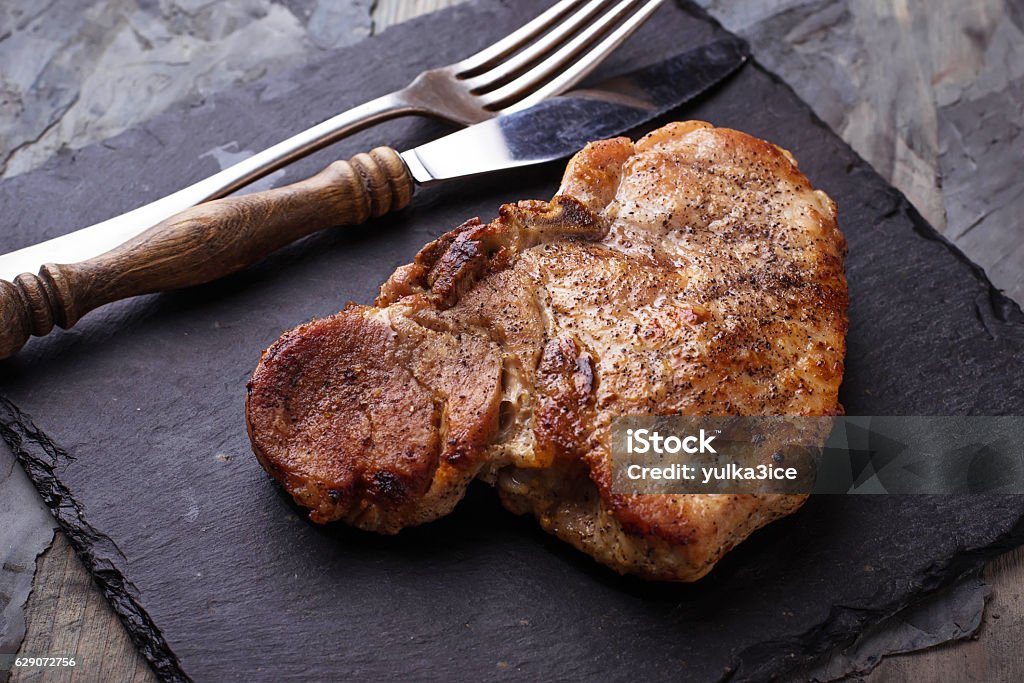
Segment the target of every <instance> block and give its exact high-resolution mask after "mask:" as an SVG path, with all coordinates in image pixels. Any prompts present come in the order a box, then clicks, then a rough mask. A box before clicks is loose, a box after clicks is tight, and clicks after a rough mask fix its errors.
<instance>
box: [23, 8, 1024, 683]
mask: <svg viewBox="0 0 1024 683" xmlns="http://www.w3.org/2000/svg"><path fill="white" fill-rule="evenodd" d="M459 1H460V0H415V1H409V0H378V2H377V3H376V5H375V6H374V7H373V10H372V12H373V24H372V27H371V28H372V30H374V31H380V30H382V29H383V28H385V27H386V26H388V25H390V24H393V23H397V22H399V21H403V20H405V19H408V18H410V17H412V16H415V15H418V14H422V13H425V12H429V11H433V10H434V9H437V8H440V7H444V6H447V5H452V4H456V3H457V2H459ZM288 4H293V5H303V3H298V2H293V3H288ZM305 4H309V3H305ZM356 4H359V3H356ZM363 4H366V3H363ZM702 4H703V5H705V6H707V7H708V8H709V10H710V11H712V13H714V14H715V15H716V16H718V17H720V18H721V19H722V20H723V23H725V24H726V26H727V27H729V28H732V29H734V30H739V31H741V32H743V33H744V34H745V35H748V37H750V38H751V40H752V42H753V44H754V51H755V54H757V55H758V56H759V58H761V59H762V61H764V62H765V63H766V64H767V65H768V66H769V67H770V68H773V69H775V70H776V71H778V72H779V73H781V74H782V75H783V76H784V77H787V78H788V80H789V82H790V83H793V84H794V86H795V87H796V89H797V91H798V93H800V94H801V95H802V96H803V97H804V98H805V99H806V100H807V101H808V102H810V103H811V104H812V106H814V107H815V109H816V110H817V111H818V112H819V114H820V115H821V116H822V117H823V118H825V119H826V120H827V121H828V122H829V123H830V124H831V125H833V127H834V128H835V129H836V130H837V131H838V132H839V133H840V134H841V135H842V136H843V137H844V138H845V139H846V140H847V142H849V143H850V144H851V145H852V146H853V147H854V148H855V149H857V150H858V151H859V152H860V153H861V154H862V155H864V156H865V157H866V158H867V159H868V160H869V161H871V162H872V163H873V164H874V165H875V167H876V168H877V169H878V170H879V171H880V172H882V173H883V175H885V176H886V177H887V178H888V179H889V180H890V181H891V182H893V183H894V184H895V185H896V186H897V187H899V188H900V189H902V190H903V191H904V192H905V193H906V194H907V195H908V197H910V199H911V200H912V201H913V202H914V203H915V205H916V206H917V207H918V208H919V210H921V212H922V213H923V214H924V215H925V216H926V217H927V218H929V220H931V221H932V223H933V224H934V225H935V226H936V227H937V228H938V229H939V230H940V231H942V232H944V233H945V234H946V235H947V236H948V237H950V239H953V240H954V241H957V242H958V243H960V244H961V246H962V248H964V249H965V251H967V253H968V255H969V256H971V257H972V258H973V259H974V260H976V261H978V262H980V263H981V264H982V265H984V266H986V268H987V269H990V271H992V272H994V273H995V274H996V275H998V277H997V278H995V279H996V282H997V284H999V285H1001V286H1003V287H1004V288H1006V290H1007V291H1008V292H1009V293H1010V294H1011V295H1013V296H1015V297H1016V298H1017V299H1018V301H1019V300H1020V299H1021V298H1022V295H1024V283H1022V280H1021V279H1020V276H1019V274H1020V273H1021V272H1022V271H1024V251H1021V250H1020V249H1017V250H1014V248H1012V246H1011V247H1008V246H1007V245H1008V244H1010V245H1012V244H1013V243H1015V242H1020V243H1024V235H1021V234H1020V233H1019V225H1018V226H1013V227H1014V228H1016V229H1018V232H1017V234H1013V232H1012V230H1011V229H1010V228H1011V226H1009V225H1005V224H1004V225H1000V224H999V222H998V221H997V220H991V214H994V213H996V212H997V211H1002V210H1006V206H1009V205H1010V204H1012V200H1007V199H1005V197H1004V198H1003V199H1002V200H1000V201H1003V204H1000V205H999V206H994V207H993V206H990V205H985V208H984V210H983V211H981V215H980V217H974V216H972V215H971V214H970V211H969V210H967V209H965V208H964V206H965V205H967V206H968V207H969V205H970V202H967V201H965V200H964V198H963V197H962V196H961V194H962V193H963V192H964V186H965V181H964V180H963V179H962V178H959V177H957V173H956V169H955V168H954V169H952V171H953V172H952V173H950V169H949V168H948V164H949V163H952V161H951V160H950V158H949V154H950V150H949V149H948V147H946V146H945V144H946V141H945V140H944V139H943V135H949V134H950V131H949V130H948V129H944V128H943V125H942V121H941V118H942V117H941V114H942V112H943V111H949V110H948V109H943V107H952V106H955V105H956V104H957V103H956V102H955V101H954V102H950V99H951V97H952V96H951V95H950V93H951V92H953V91H954V90H955V87H954V86H955V85H956V83H953V84H951V81H956V80H957V79H960V81H961V86H963V81H964V80H965V79H971V78H978V77H979V76H981V77H987V78H991V77H992V73H991V72H990V70H989V69H988V66H989V63H988V61H987V60H989V61H990V60H996V59H1004V60H1010V61H1009V62H1008V65H1005V66H1006V69H1005V71H1007V73H1004V74H1003V76H1004V77H1005V78H1007V79H1010V80H1012V79H1014V78H1015V79H1017V80H1016V81H1014V83H1015V84H1016V85H1015V87H1017V90H1015V91H1014V92H1012V93H1011V92H1008V93H1007V95H1006V97H1007V98H1009V100H1010V101H1009V102H1004V103H1003V105H1001V106H1004V107H1007V111H1012V110H1013V108H1014V107H1017V110H1018V111H1019V110H1020V104H1021V102H1020V99H1021V93H1022V92H1024V79H1022V78H1021V76H1022V75H1024V49H1021V48H1013V47H1012V45H1011V46H1010V47H1006V46H1005V45H1002V44H1001V43H1000V41H1005V40H1011V39H1013V38H1015V37H1019V36H1020V35H1021V34H1020V26H1019V24H1020V19H1021V17H1022V16H1024V9H1021V7H1020V4H1019V3H1017V4H1015V5H1014V4H1012V3H1011V2H1005V1H1004V0H982V1H979V2H970V3H965V2H960V1H959V0H942V1H936V2H930V3H927V4H925V3H921V4H919V5H918V4H914V3H908V2H906V0H874V1H873V2H870V1H868V0H864V1H862V2H853V1H851V2H839V3H834V9H828V10H826V11H817V12H816V13H814V14H813V15H810V13H809V17H808V18H807V19H802V20H797V19H794V18H793V17H790V16H788V15H787V14H786V13H785V12H781V11H780V12H779V13H778V14H776V15H772V13H771V12H770V11H769V10H768V9H765V7H767V6H770V5H773V4H774V5H776V6H782V5H786V4H787V3H782V2H775V3H771V2H769V3H764V6H765V7H761V8H754V6H752V5H750V4H749V3H734V2H727V0H721V2H719V1H717V0H703V2H702ZM788 4H790V5H792V3H788ZM807 4H812V3H807ZM798 11H799V8H796V9H793V10H792V12H798ZM1014 18H1015V19H1016V23H1013V22H1012V21H1011V20H1012V19H1014ZM871 19H874V21H875V22H876V25H872V24H871V23H870V20H871ZM815 21H816V22H817V23H814V22H815ZM786 22H789V23H788V24H787V23H786ZM830 22H831V23H830ZM1008 23H1009V25H1011V26H1013V27H1016V32H1014V31H1013V30H1010V29H1007V28H1006V26H1007V25H1008ZM780 27H783V28H787V29H788V32H786V33H780ZM823 32H824V33H823ZM829 32H833V33H829ZM835 32H842V36H840V37H834V36H837V35H838V34H837V33H835ZM823 36H824V37H823ZM840 38H841V39H842V40H840ZM830 40H831V41H833V42H834V43H836V44H839V43H840V42H841V43H842V44H841V45H839V47H838V48H837V49H836V50H834V51H831V52H834V54H832V58H833V59H834V60H835V61H836V67H835V68H836V70H837V71H843V69H845V70H846V71H845V73H847V74H848V75H850V74H852V75H853V78H852V80H851V82H856V83H857V84H858V87H859V89H860V92H859V96H858V97H857V98H856V107H854V108H853V109H846V110H841V109H837V108H836V107H837V103H836V101H835V99H836V98H835V93H830V92H829V91H828V89H827V88H823V87H822V82H827V79H825V81H822V77H821V74H820V73H819V74H818V80H817V81H816V80H815V78H814V77H811V78H809V79H803V78H794V77H793V76H792V75H791V74H792V73H800V69H801V68H802V67H801V66H800V64H799V63H798V62H799V60H804V61H806V60H808V59H811V57H809V56H808V55H809V54H810V55H812V56H813V54H816V53H815V52H814V51H815V50H817V51H819V52H820V51H821V50H822V49H823V46H825V47H826V48H827V46H828V45H829V41H830ZM858 40H860V46H859V48H860V49H862V50H868V52H866V53H865V54H868V55H870V54H871V53H870V50H871V49H883V46H884V45H885V44H886V42H887V41H889V42H891V43H892V45H890V46H889V48H891V50H892V54H891V55H883V57H884V58H878V56H877V55H876V58H875V59H873V60H871V59H869V60H868V62H869V63H868V64H866V65H860V66H857V65H853V64H852V63H850V62H849V61H847V63H845V64H844V63H843V60H844V59H846V55H849V54H854V55H856V54H857V47H856V44H857V41H858ZM787 41H788V42H787ZM843 41H845V42H843ZM844 46H845V47H844ZM851 46H853V47H851ZM890 57H891V59H890ZM787 60H788V61H787ZM794 65H796V66H794ZM957 69H960V71H957ZM963 69H968V71H969V72H962V71H963ZM971 70H973V71H971ZM812 71H813V69H812ZM812 76H813V74H812ZM1015 98H1016V99H1015ZM1018 133H1019V129H1018ZM1009 143H1016V144H1017V145H1018V147H1017V150H1018V154H1017V156H1018V157H1019V156H1020V154H1019V151H1020V149H1021V146H1020V145H1021V144H1024V142H1022V141H1020V140H1017V139H1015V138H1014V139H1012V140H1010V141H1008V144H1009ZM954 161H955V160H954ZM943 164H947V167H944V166H943ZM1004 171H1005V169H1004ZM950 175H951V176H952V179H953V181H955V183H957V184H956V185H955V186H954V187H953V188H951V187H950V184H949V182H948V178H946V180H947V183H946V184H945V185H943V180H944V177H943V176H950ZM1010 182H1011V184H1010V189H1011V190H1013V191H1015V192H1016V194H1017V195H1022V196H1024V192H1021V190H1022V189H1024V179H1019V180H1016V181H1013V180H1011V181H1010ZM1013 182H1016V184H1015V185H1014V184H1013ZM944 193H945V194H944ZM1011 195H1012V192H1011ZM968 199H970V198H969V197H968ZM1005 212H1006V215H1013V214H1012V212H1011V211H1009V210H1006V211H1005ZM996 218H998V216H996ZM1015 274H1016V275H1015ZM1015 278H1016V279H1015ZM985 576H986V578H987V579H988V580H989V581H990V582H991V583H992V585H993V596H992V600H991V602H990V604H989V606H988V609H987V613H986V617H985V620H984V623H983V625H982V627H981V629H980V632H979V634H978V638H977V639H975V640H972V641H967V642H959V643H949V644H946V645H942V646H939V647H936V648H933V649H931V650H927V651H924V652H919V653H913V654H907V655H900V656H895V657H890V658H887V659H885V660H884V661H883V663H882V664H881V665H880V666H879V667H878V668H877V669H876V670H875V671H874V672H873V673H872V674H871V675H870V676H869V677H868V680H869V681H872V682H873V683H881V682H883V681H902V680H908V679H910V678H915V679H919V680H924V681H932V680H957V681H961V680H963V681H975V680H976V681H990V680H1013V679H1019V678H1021V677H1024V652H1022V651H1021V649H1020V648H1019V647H1018V644H1019V643H1018V639H1017V634H1018V633H1019V632H1020V631H1021V629H1022V628H1024V550H1022V549H1017V550H1014V551H1012V552H1010V553H1007V554H1006V555H1004V556H1003V557H1001V558H999V559H997V560H996V561H994V562H992V563H991V564H990V565H989V566H988V567H987V569H986V572H985ZM26 620H27V635H26V638H25V641H24V644H23V646H22V648H21V652H20V653H19V654H21V655H25V656H28V655H43V654H54V655H56V654H60V655H62V656H74V657H75V658H76V660H77V662H78V666H77V667H75V668H74V669H59V670H58V669H50V670H43V671H40V670H25V669H21V670H15V671H14V674H13V677H12V681H15V682H18V683H23V682H25V681H40V680H47V681H49V680H61V681H64V680H69V681H70V680H81V681H91V680H109V681H151V680H155V676H154V674H153V673H152V671H150V669H149V668H148V666H147V664H146V662H145V661H144V660H143V659H142V657H141V656H140V655H139V654H138V653H137V652H136V651H135V649H134V648H133V647H132V645H131V643H130V641H129V639H128V636H127V633H126V631H125V630H124V628H123V627H122V626H121V624H120V622H119V621H118V620H117V618H116V616H115V615H114V613H113V611H112V610H111V609H110V607H109V605H108V604H107V603H106V601H105V599H104V598H103V597H102V596H101V594H100V593H99V591H98V589H97V588H96V587H95V585H94V584H93V582H92V580H91V578H90V576H89V575H88V573H87V572H86V571H85V569H84V567H83V566H82V564H81V563H80V562H79V560H78V558H77V557H76V556H75V555H74V552H73V551H72V550H71V548H70V545H69V543H68V541H67V540H66V538H65V537H64V536H63V534H62V533H60V532H58V533H57V535H56V538H55V540H54V543H53V545H52V547H51V548H50V549H49V550H48V551H47V552H46V553H45V554H44V555H43V556H41V558H40V560H39V563H38V570H37V573H36V577H35V585H34V591H33V595H32V597H31V598H30V600H29V603H28V606H27V616H26Z"/></svg>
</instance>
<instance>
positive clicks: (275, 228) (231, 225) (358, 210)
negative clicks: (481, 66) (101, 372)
mask: <svg viewBox="0 0 1024 683" xmlns="http://www.w3.org/2000/svg"><path fill="white" fill-rule="evenodd" d="M412 192H413V181H412V177H411V176H410V175H409V172H408V170H407V169H406V167H405V163H404V162H403V161H402V159H401V158H400V157H399V156H398V153H397V152H395V150H393V149H391V148H390V147H378V148H377V149H375V150H373V151H371V152H370V153H369V154H357V155H356V156H354V157H352V158H351V159H349V160H348V161H336V162H334V163H333V164H331V165H330V166H328V167H327V168H325V169H324V170H323V171H321V172H320V173H318V174H316V175H315V176H313V177H312V178H308V179H306V180H302V181H300V182H297V183H294V184H292V185H286V186H284V187H279V188H276V189H273V190H268V191H266V192H258V193H254V194H249V195H244V196H241V197H228V198H225V199H217V200H214V201H211V202H207V203H204V204H199V205H197V206H194V207H192V208H191V209H188V210H186V211H183V212H181V213H179V214H177V215H176V216H172V217H171V218H168V219H167V220H165V221H163V222H162V223H159V224H157V225H155V226H154V227H152V228H151V229H149V230H147V231H146V232H144V233H142V234H140V235H138V236H137V237H135V238H133V239H132V240H130V241H128V242H125V243H124V244H122V245H121V246H119V247H117V248H115V249H112V250H110V251H108V252H106V253H105V254H101V255H100V256H97V257H95V258H91V259H89V260H88V261H81V262H79V263H74V264H71V265H54V264H51V263H48V264H46V265H44V266H43V267H42V268H41V269H40V270H39V274H38V275H32V274H30V273H24V274H22V275H19V276H18V277H17V278H15V280H14V283H13V284H12V283H10V282H5V281H3V280H0V326H2V327H0V358H7V357H9V356H11V355H13V354H14V353H15V352H16V351H17V350H18V349H20V348H21V347H22V346H23V345H24V344H25V342H26V341H28V338H29V336H31V335H37V336H42V335H44V334H47V333H48V332H49V331H50V330H52V329H53V326H54V325H58V326H59V327H63V328H65V329H66V328H69V327H71V326H72V325H74V324H75V323H76V322H78V320H79V319H81V317H82V316H84V315H85V314H86V313H88V312H89V311H91V310H93V309H94V308H97V307H99V306H102V305H104V304H108V303H110V302H112V301H118V300H119V299H126V298H128V297H132V296H138V295H140V294H149V293H152V292H160V291H164V290H169V289H178V288H181V287H191V286H193V285H199V284H203V283H204V282H210V281H211V280H216V279H217V278H220V277H224V276H225V275H228V274H230V273H234V272H235V271H237V270H241V269H242V268H245V267H246V266H250V265H252V264H254V263H256V262H257V261H260V260H261V259H263V258H264V257H265V256H267V255H268V254H270V253H271V252H272V251H275V250H276V249H280V248H281V247H283V246H284V245H286V244H288V243H290V242H293V241H295V240H297V239H299V238H300V237H305V236H306V235H309V234H311V233H314V232H317V231H318V230H323V229H325V228H330V227H333V226H336V225H356V224H358V223H362V222H364V221H366V220H368V219H370V218H372V217H375V216H381V215H383V214H385V213H388V212H389V211H395V210H398V209H401V208H403V207H404V206H406V205H407V204H408V203H409V201H410V200H411V199H412Z"/></svg>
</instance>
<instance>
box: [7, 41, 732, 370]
mask: <svg viewBox="0 0 1024 683" xmlns="http://www.w3.org/2000/svg"><path fill="white" fill-rule="evenodd" d="M748 56H749V50H748V47H747V44H746V43H745V42H744V41H742V40H741V39H739V38H736V37H733V36H729V37H726V38H722V39H719V40H716V41H714V42H711V43H708V44H706V45H703V46H701V47H699V48H696V49H693V50H690V51H688V52H684V53H681V54H679V55H676V56H675V57H671V58H669V59H667V60H665V61H663V62H659V63H657V64H654V65H652V66H648V67H645V68H643V69H639V70H637V71H633V72H631V73H628V74H625V75H623V76H619V77H616V78H613V79H609V80H606V81H603V82H602V83H599V84H597V85H596V86H594V87H592V88H586V89H577V90H574V91H571V92H569V93H567V94H565V95H562V96H559V97H555V98H551V99H548V100H545V101H542V102H540V103H539V104H536V105H534V106H533V107H530V108H528V109H523V110H521V111H517V112H515V113H511V114H508V115H506V116H502V117H499V118H495V119H490V120H488V121H485V122H483V123H478V124H476V125H473V126H470V127H468V128H465V129H462V130H460V131H457V132H455V133H452V134H451V135H447V136H445V137H442V138H439V139H437V140H434V141H433V142H428V143H426V144H424V145H420V146H419V147H416V148H414V149H411V150H408V151H406V152H403V153H401V154H399V153H398V152H396V151H395V150H393V149H391V148H390V147H378V148H376V149H374V150H372V151H371V152H369V153H366V154H357V155H356V156H354V157H352V158H351V159H349V160H348V161H335V162H334V163H332V164H331V165H330V166H328V167H327V168H325V169H324V170H323V171H321V172H320V173H318V174H316V175H315V176H313V177H311V178H308V179H306V180H302V181H299V182H297V183H293V184H291V185H285V186H283V187H279V188H275V189H273V190H267V191H265V192H258V193H254V194H248V195H242V196H238V197H228V198H225V199H218V200H214V201H211V202H206V203H204V204H199V205H197V206H194V207H192V208H190V209H187V210H186V211H183V212H181V213H179V214H177V215H175V216H172V217H171V218H168V219H167V220H165V221H163V222H162V223H159V224H157V225H155V226H153V227H152V228H150V229H149V230H147V231H146V232H143V233H141V234H139V235H138V236H136V237H134V238H132V239H131V240H129V241H127V242H125V243H124V244H122V245H120V246H118V247H115V248H114V249H111V250H110V251H108V252H106V253H104V254H101V255H99V256H96V257H94V258H90V259H88V260H85V261H80V262H78V263H74V264H65V265H55V264H52V263H47V264H45V265H43V266H42V267H41V268H40V270H39V274H38V275H33V274H31V273H22V274H20V275H17V277H15V278H14V279H13V282H9V281H7V279H8V278H11V277H12V276H13V275H14V274H15V273H16V271H15V272H14V273H12V272H9V270H10V266H9V265H7V266H5V263H4V262H5V260H8V262H9V263H14V262H17V259H11V257H13V256H15V255H16V254H17V253H18V252H12V253H10V254H6V255H4V256H0V276H2V277H4V278H5V279H3V280H0V358H7V357H9V356H11V355H13V354H14V353H15V352H17V351H18V349H20V348H21V347H22V346H23V345H24V344H25V342H26V341H28V339H29V337H30V336H31V335H37V336H41V335H45V334H47V333H49V332H50V330H52V329H53V327H54V326H55V325H56V326H58V327H62V328H65V329H67V328H70V327H71V326H73V325H74V324H75V323H76V322H78V320H80V319H81V318H82V316H83V315H85V314H86V313H88V312H89V311H91V310H93V309H95V308H97V307H99V306H102V305H104V304H108V303H111V302H113V301H118V300H120V299H126V298H128V297H132V296H139V295H142V294H150V293H153V292H159V291H165V290H169V289H179V288H182V287H191V286H194V285H200V284H203V283H206V282H210V281H211V280H215V279H217V278H221V277H224V276H225V275H228V274H230V273H233V272H235V271H238V270H241V269H242V268H245V267H246V266H249V265H252V264H254V263H256V262H258V261H260V260H262V259H263V258H264V257H266V256H267V255H268V254H270V253H271V252H273V251H275V250H277V249H280V248H281V247H283V246H284V245H286V244H288V243H290V242H293V241H295V240H297V239H299V238H301V237H305V236H306V235H309V234H311V233H313V232H317V231H320V230H324V229H326V228H330V227H334V226H340V225H357V224H359V223H363V222H365V221H367V220H369V219H370V218H373V217H377V216H382V215H384V214H386V213H388V212H390V211H396V210H398V209H401V208H403V207H405V206H406V205H407V204H408V203H409V202H410V201H411V199H412V194H413V189H414V186H415V185H421V186H426V185H431V184H433V183H437V182H441V181H448V180H454V179H457V178H464V177H467V176H473V175H479V174H482V173H490V172H493V171H499V170H504V169H510V168H516V167H520V166H529V165H533V164H540V163H544V162H548V161H554V160H557V159H561V158H564V157H567V156H570V155H571V154H574V153H576V152H577V151H579V150H580V149H581V148H582V147H583V146H584V145H585V144H586V143H587V142H590V141H591V140H600V139H603V138H608V137H613V136H615V135H618V134H620V133H622V132H624V131H627V130H629V129H631V128H634V127H636V126H639V125H641V124H643V123H645V122H646V121H649V120H651V119H653V118H655V117H656V116H659V115H660V114H663V113H665V112H667V111H669V110H670V109H672V108H674V107H676V106H678V105H680V104H682V103H684V102H686V101H688V100H690V99H693V98H694V97H696V96H697V95H699V94H701V93H703V92H704V91H705V90H707V89H708V88H710V87H711V86H713V85H715V84H716V83H718V82H719V81H721V80H723V79H724V78H726V77H727V76H729V75H730V74H731V73H733V72H734V71H735V70H736V69H738V68H739V67H740V66H741V65H742V64H743V63H744V62H745V61H746V60H747V58H748ZM81 232H82V231H79V233H81ZM76 237H82V238H83V239H85V238H88V235H79V234H77V233H72V234H71V235H68V236H67V238H64V241H67V240H74V239H76ZM65 246H67V245H66V244H65ZM87 246H88V245H87V244H83V247H84V248H87Z"/></svg>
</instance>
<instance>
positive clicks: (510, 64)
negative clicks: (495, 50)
mask: <svg viewBox="0 0 1024 683" xmlns="http://www.w3.org/2000/svg"><path fill="white" fill-rule="evenodd" d="M609 4H610V1H609V0H591V1H590V2H587V3H586V4H584V5H583V7H581V8H580V9H578V10H576V11H575V12H574V13H573V14H571V15H568V16H566V17H565V18H563V19H562V20H561V21H560V22H559V23H558V25H557V26H555V27H554V28H553V29H551V30H550V31H549V32H548V33H545V34H544V35H543V36H540V37H539V38H537V39H536V40H534V41H533V42H531V43H529V44H527V45H525V46H524V47H523V48H522V49H521V50H520V51H519V52H516V53H515V54H514V55H512V56H511V57H509V58H508V59H506V60H504V61H501V62H497V63H495V64H493V65H492V66H491V67H490V68H489V69H485V70H483V71H480V72H478V75H476V76H474V77H472V78H469V79H467V80H466V81H465V85H466V87H467V88H469V91H470V92H471V93H473V94H474V95H478V94H480V93H483V92H487V91H488V90H494V89H495V88H497V87H499V86H501V85H503V84H504V83H505V82H507V81H509V80H511V79H512V77H513V76H518V75H519V74H521V73H522V72H523V71H525V70H526V67H528V66H530V65H531V64H533V63H534V62H536V61H537V60H539V59H540V58H541V57H543V56H545V55H547V54H550V53H551V52H553V51H554V50H555V49H556V48H557V47H558V46H559V45H561V44H563V43H564V42H565V41H566V40H567V39H568V38H569V37H570V36H572V34H574V33H576V32H577V31H579V30H580V28H582V27H583V26H585V25H586V24H587V23H588V22H590V21H591V19H593V17H594V16H595V15H596V14H598V13H599V12H600V11H601V10H604V9H606V8H607V6H608V5H609Z"/></svg>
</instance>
